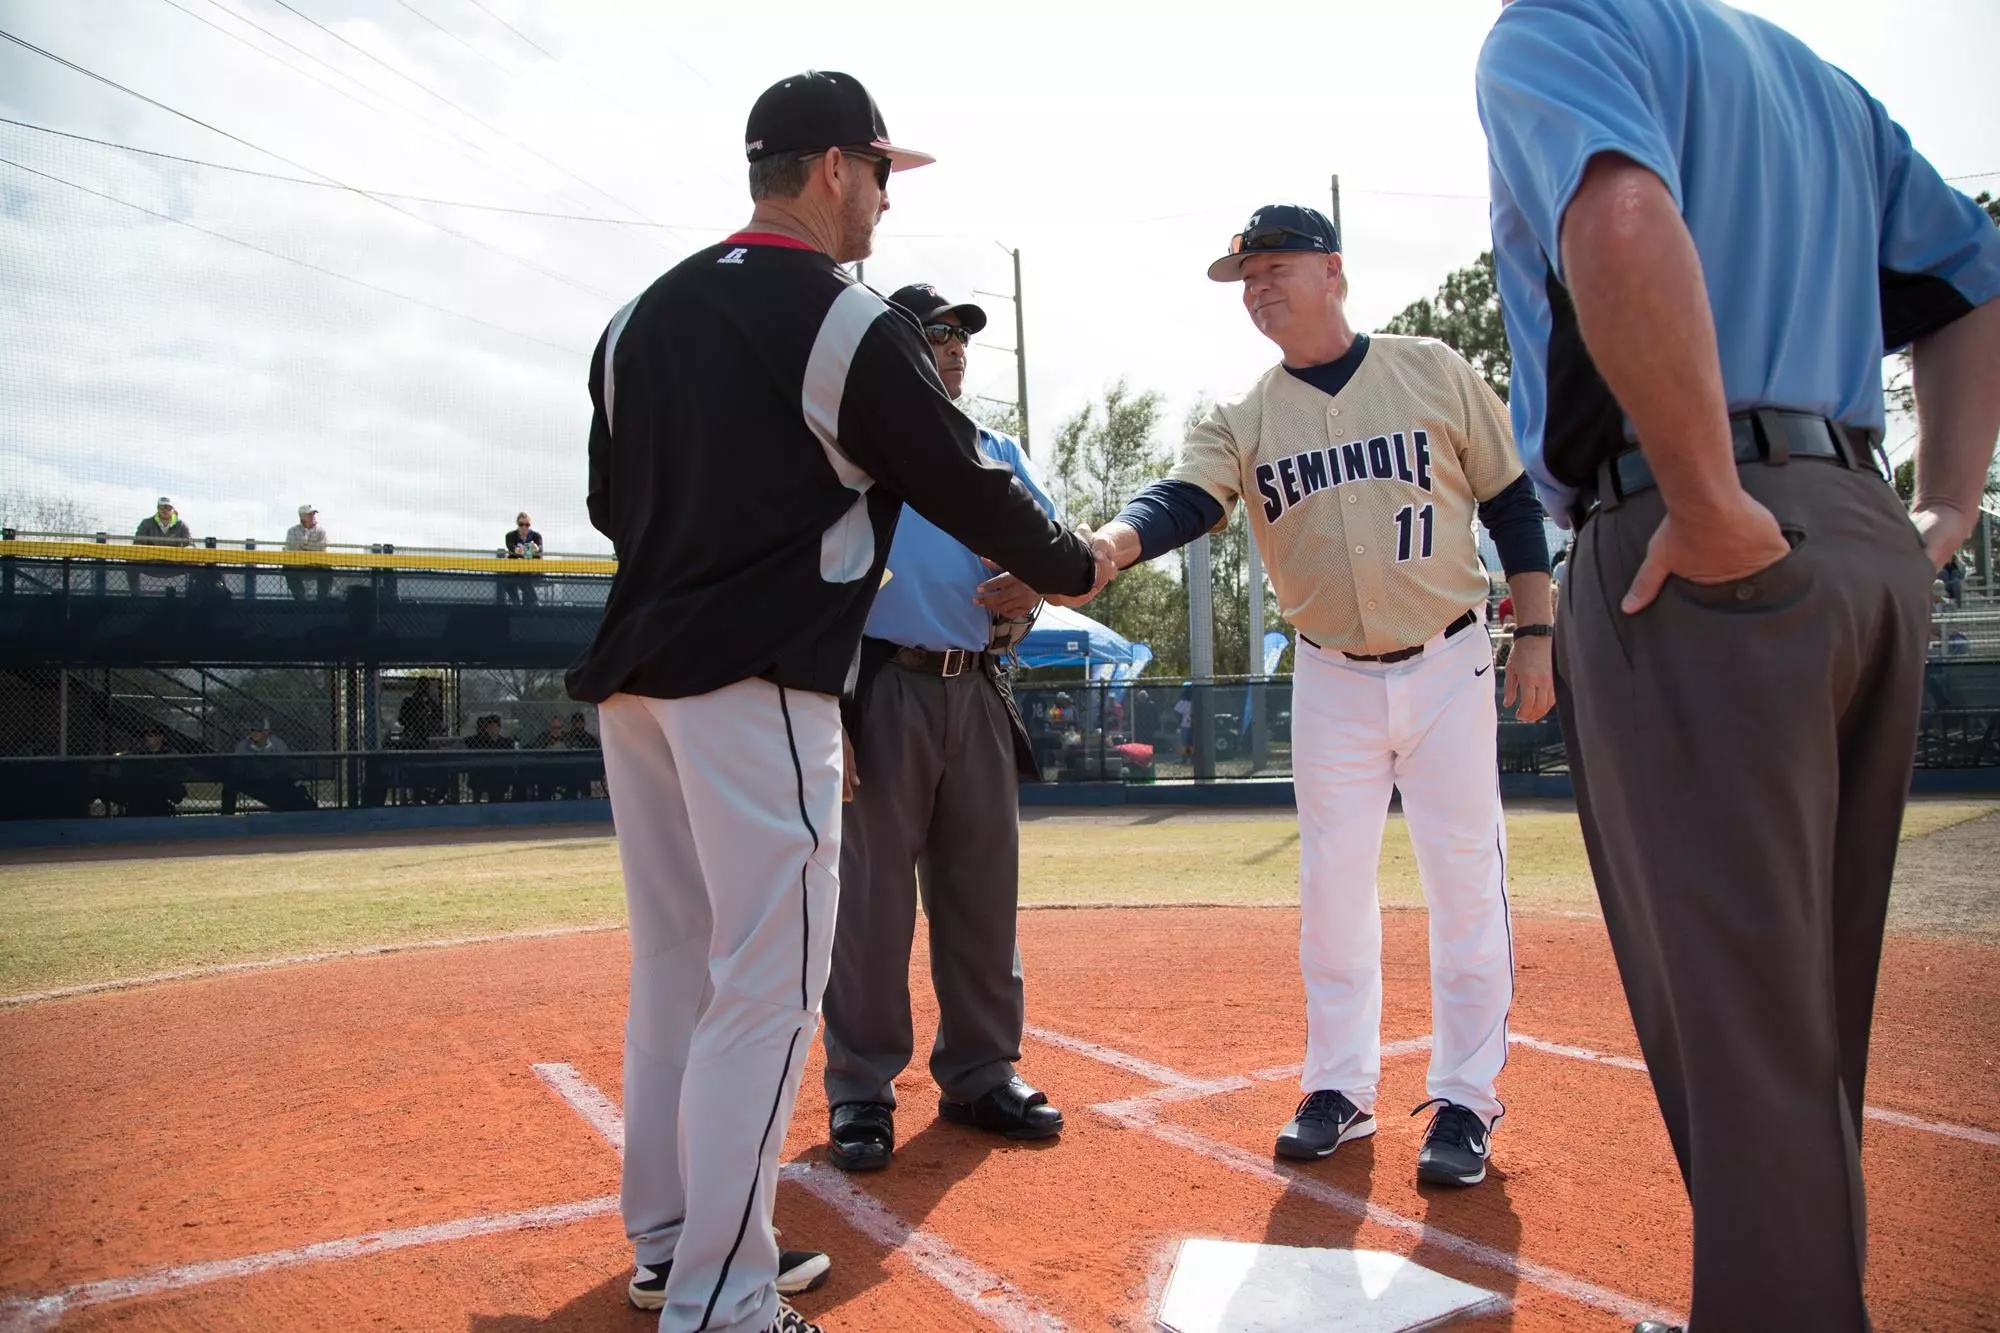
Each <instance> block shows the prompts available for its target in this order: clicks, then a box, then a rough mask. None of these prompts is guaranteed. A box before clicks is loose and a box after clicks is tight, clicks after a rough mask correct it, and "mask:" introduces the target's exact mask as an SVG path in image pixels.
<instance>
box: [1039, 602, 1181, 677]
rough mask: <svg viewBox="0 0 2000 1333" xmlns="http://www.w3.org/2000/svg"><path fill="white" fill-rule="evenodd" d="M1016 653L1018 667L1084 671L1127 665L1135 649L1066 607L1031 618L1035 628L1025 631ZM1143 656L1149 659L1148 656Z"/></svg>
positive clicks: (1046, 611) (1107, 628) (1043, 611)
mask: <svg viewBox="0 0 2000 1333" xmlns="http://www.w3.org/2000/svg"><path fill="white" fill-rule="evenodd" d="M1016 651H1017V652H1018V653H1019V654H1020V657H1021V665H1022V666H1028V667H1051V666H1080V667H1084V668H1086V669H1088V668H1091V667H1095V666H1098V665H1100V664H1103V663H1107V662H1108V663H1113V664H1116V665H1125V664H1129V663H1130V662H1132V660H1133V656H1134V652H1135V647H1134V645H1133V644H1132V643H1131V642H1130V641H1129V640H1127V639H1126V638H1125V637H1124V636H1122V635H1120V634H1119V633H1117V632H1116V631H1115V630H1112V629H1111V628H1109V627H1108V626H1105V625H1100V624H1098V623H1097V622H1096V621H1095V620H1092V619H1091V618H1090V617H1089V616H1087V615H1084V614H1083V613H1082V612H1081V611H1075V610H1072V609H1071V608H1069V607H1066V606H1044V607H1043V608H1042V613H1041V614H1040V615H1039V616H1037V617H1035V627H1034V628H1033V629H1031V630H1029V631H1028V634H1027V637H1026V638H1024V639H1022V640H1021V642H1020V645H1019V647H1018V648H1017V649H1016ZM1146 656H1147V657H1148V658H1150V657H1151V656H1152V654H1151V653H1147V654H1146Z"/></svg>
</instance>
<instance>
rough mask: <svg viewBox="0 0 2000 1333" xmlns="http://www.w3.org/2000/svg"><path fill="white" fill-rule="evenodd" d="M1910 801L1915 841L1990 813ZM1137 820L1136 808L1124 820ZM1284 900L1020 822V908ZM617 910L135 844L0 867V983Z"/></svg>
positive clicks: (1216, 826) (1119, 830) (1527, 842)
mask: <svg viewBox="0 0 2000 1333" xmlns="http://www.w3.org/2000/svg"><path fill="white" fill-rule="evenodd" d="M1993 808H1994V806H1993V805H1992V804H1991V803H1976V802H1949V803H1947V802H1937V803H1923V804H1918V805H1913V806H1912V807H1911V808H1910V811H1909V815H1908V817H1907V818H1906V819H1905V821H1904V836H1905V837H1918V836H1922V835H1923V834H1926V833H1933V832H1936V831H1937V830H1939V829H1941V828H1946V827H1949V826H1950V825H1952V824H1954V823H1957V822H1959V821H1961V820H1965V819H1970V818H1973V817H1975V816H1977V815H1980V814H1984V813H1986V812H1987V811H1989V810H1991V809H1993ZM1134 817H1137V816H1134ZM1507 829H1508V842H1509V855H1508V870H1509V893H1510V896H1511V898H1512V900H1513V903H1514V906H1515V909H1516V910H1517V911H1536V910H1542V911H1547V910H1559V911H1594V910H1595V909H1596V895H1595V892H1594V890H1593V889H1592V887H1591V880H1590V872H1589V867H1588V866H1587V864H1586V863H1585V861H1584V855H1583V844H1582V841H1581V839H1580V837H1579V835H1578V833H1577V824H1576V817H1575V816H1574V815H1571V814H1566V813H1554V812H1545V811H1517V812H1513V813H1510V814H1509V816H1508V819H1507ZM1380 882H1381V891H1382V899H1383V901H1385V902H1390V903H1416V902H1421V901H1422V895H1421V893H1420V892H1419V889H1418V885H1417V874H1416V861H1415V858H1414V855H1413V854H1412V852H1411V849H1410V840H1409V834H1408V831H1407V829H1406V827H1405V826H1404V824H1403V821H1402V819H1401V818H1400V817H1392V818H1391V819H1390V821H1389V830H1388V835H1387V836H1386V837H1385V838H1384V840H1383V846H1382V866H1381V875H1380ZM1297 896H1298V825H1297V823H1296V821H1295V820H1294V819H1292V818H1291V817H1290V816H1289V815H1282V816H1281V815H1277V814H1274V815H1272V816H1271V817H1270V818H1268V819H1262V818H1245V819H1201V818H1171V817H1170V818H1167V819H1165V820H1163V821H1161V822H1158V823H1144V824H1134V823H1125V822H1119V821H1118V819H1117V818H1111V819H1096V820H1082V819H1078V820H1070V819H1062V818H1055V819H1038V820H1032V821H1030V822H1028V823H1026V824H1024V825H1023V826H1022V830H1021V897H1022V901H1024V902H1028V903H1077V902H1093V903H1098V902H1102V903H1186V902H1214V903H1285V902H1293V901H1296V900H1297ZM624 918H625V902H624V889H623V881H622V878H621V876H620V874H619V869H618V855H617V848H616V846H615V844H614V843H613V842H612V840H611V839H610V838H608V837H604V838H575V837H569V838H557V839H547V840H540V841H519V842H456V843H453V842H445V843H439V844H435V845H430V846H416V847H367V848H355V849H350V850H341V851H281V852H258V853H250V854H244V855H228V856H164V857H148V856H144V855H138V856H134V857H131V858H125V859H118V860H93V861H58V862H51V863H43V864H34V865H7V866H0V994H18V993H20V992H23V991H35V990H44V989H48V988H51V987H57V986H68V985H77V984H82V983H87V982H92V981H103V980H110V979H114V978H119V977H130V976H140V975H145V974H148V973H153V972H163V971H170V970H174V969H177V968H185V967H200V966H204V965H208V964H215V963H231V962H242V961H249V960H255V959H262V958H274V957H283V956H286V955H290V954H300V953H315V952H319V951H322V950H329V949H344V948H357V947H362V946H367V945H374V944H391V943H407V942H412V941H420V940H427V939H450V938H453V937H457V936H464V935H486V934H497V933H501V932H506V931H516V930H533V929H539V928H547V927H552V926H582V925H616V924H619V923H621V922H623V920H624Z"/></svg>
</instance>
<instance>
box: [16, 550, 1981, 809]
mask: <svg viewBox="0 0 2000 1333" xmlns="http://www.w3.org/2000/svg"><path fill="white" fill-rule="evenodd" d="M613 568H614V567H613V565H612V564H611V562H610V561H608V560H604V559H602V558H592V557H549V558H546V559H541V560H535V561H518V560H507V559H502V558H498V557H496V556H494V555H493V554H491V553H487V552H478V551H443V550H427V551H410V550H402V551H398V550H396V549H394V548H391V547H386V546H376V547H367V548H347V549H334V550H330V551H327V552H325V553H306V552H291V551H285V550H282V549H276V550H274V549H271V548H270V547H269V546H266V545H260V544H257V543H249V542H244V543H238V544H236V545H234V546H223V545H220V544H203V545H198V546H183V547H159V546H135V545H132V544H130V543H127V542H122V541H112V540H108V539H101V538H98V537H74V536H70V537H64V536H46V535H38V534H18V533H0V791H4V792H5V793H6V795H5V797H4V798H0V817H4V818H12V819H23V818H27V819H46V818H80V817H85V816H93V815H120V814H138V813H151V814H164V813H172V814H176V815H187V814H227V813H231V812H234V811H254V810H278V811H305V810H311V809H329V808H346V809H367V808H374V807H383V806H392V807H393V806H423V805H478V804H495V803H516V802H548V801H576V800H596V799H599V798H601V796H602V793H603V764H602V757H601V755H600V754H599V753H598V752H597V751H596V749H595V738H594V735H593V733H594V731H595V717H594V713H593V711H592V710H590V709H588V708H585V707H583V706H580V705H577V704H575V703H573V702H571V701H570V700H568V699H567V698H566V697H565V696H564V695H563V693H562V689H561V672H562V670H563V669H564V668H565V667H566V666H567V665H568V664H569V663H570V662H571V661H573V660H574V659H575V658H576V656H577V655H578V654H579V653H580V652H581V651H582V650H583V649H584V647H585V646H586V645H587V644H588V643H589V641H590V638H591V635H592V634H593V632H594V631H595V629H596V626H597V622H598V619H599V617H600V616H601V614H602V610H603V606H604V601H605V598H606V596H607V594H608V591H609V586H610V576H611V573H612V571H613ZM1935 631H1936V632H1935V636H1934V640H1933V647H1932V661H1931V662H1930V664H1929V665H1928V668H1927V677H1926V686H1925V697H1924V713H1923V722H1922V728H1921V733H1920V737H1919V745H1918V755H1917V763H1918V766H1919V767H1920V768H1924V769H1934V770H1943V769H1952V770H1967V769H1993V770H2000V604H1995V603H1990V602H1989V603H1984V604H1973V605H1970V606H1968V607H1966V608H1964V609H1952V610H1949V611H1945V612H1942V613H1940V615H1939V616H1938V617H1937V621H1936V626H1935ZM1502 646H1503V648H1504V636H1503V645H1502ZM1494 674H1495V677H1496V680H1495V688H1496V690H1497V689H1499V688H1500V686H1501V682H1500V679H1499V676H1500V673H1498V672H1496V673H1494ZM419 682H429V684H427V685H423V684H419ZM420 689H428V690H432V691H433V692H434V709H435V717H434V719H432V720H431V721H413V720H412V719H413V717H415V718H418V719H422V718H424V717H426V716H428V714H427V713H426V712H425V710H421V709H420V710H418V711H417V713H416V714H414V715H413V714H412V713H410V712H409V711H408V710H407V708H406V703H407V701H408V700H409V699H410V698H411V696H412V694H413V693H414V692H416V691H418V690H420ZM1015 692H1016V696H1017V699H1018V701H1019V704H1020V707H1021V711H1022V714H1023V717H1024V719H1025V720H1026V723H1027V725H1028V728H1029V731H1030V734H1031V737H1032V738H1033V742H1034V745H1035V749H1036V752H1037V756H1038V758H1039V759H1040V760H1041V763H1042V767H1043V770H1044V779H1045V781H1047V782H1050V783H1095V784H1103V783H1127V784H1131V783H1148V782H1154V783H1157V782H1168V781H1175V780H1182V779H1191V780H1194V781H1197V782H1206V781H1228V780H1232V779H1271V778H1276V779H1283V778H1285V777H1288V776H1289V774H1290V772H1291V681H1290V680H1289V678H1282V677H1280V678H1273V679H1270V680H1241V679H1238V680H1216V681H1203V682H1196V683H1193V684H1191V685H1188V686H1185V687H1183V685H1182V683H1181V682H1178V681H1171V680H1164V679H1141V680H1139V681H1136V682H1129V683H1122V684H1111V683H1104V682H1089V683H1086V682H1084V681H1081V680H1079V681H1073V682H1061V683H1055V682H1049V683H1036V684H1032V685H1030V684H1021V685H1017V686H1016V691H1015ZM1184 693H1185V695H1186V697H1187V700H1188V704H1189V706H1188V707H1187V708H1186V709H1185V710H1178V711H1177V710H1176V708H1175V705H1176V703H1178V702H1179V701H1180V699H1181V698H1182V696H1183V694H1184ZM1183 714H1185V716H1183ZM482 717H495V718H497V719H498V723H497V726H495V727H492V728H489V729H487V730H490V731H491V732H492V734H491V735H490V736H487V735H482V734H481V733H482V728H481V727H480V726H479V721H478V720H479V719H480V718H482ZM258 721H267V722H269V724H270V727H271V730H272V733H273V734H274V735H276V736H277V737H279V738H280V739H281V741H282V742H283V743H284V745H285V747H286V752H285V753H283V754H277V755H258V754H238V753H236V752H235V751H236V748H237V745H238V742H239V741H241V740H242V739H243V737H244V736H245V734H246V732H247V731H248V730H249V728H250V727H251V726H252V725H253V724H254V723H256V722H258ZM552 722H553V723H555V724H556V725H555V726H554V728H553V729H552V728H551V723H552ZM565 728H567V730H565ZM149 732H151V733H156V734H155V738H154V739H153V740H150V741H149V740H148V733H149ZM571 735H574V736H576V737H577V738H578V739H577V740H576V741H575V742H574V743H572V742H571V741H570V740H569V739H566V738H567V737H569V736H571ZM155 745H156V746H157V749H156V750H149V748H148V747H149V746H155ZM1566 763H1567V758H1566V754H1565V751H1564V747H1563V742H1562V734H1561V731H1560V729H1559V727H1558V726H1557V724H1556V722H1555V720H1554V719H1553V718H1547V719H1543V720H1541V721H1539V722H1536V723H1522V722H1518V721H1515V720H1513V719H1512V718H1511V717H1506V716H1505V715H1504V714H1503V720H1502V723H1501V727H1500V769H1501V772H1502V773H1503V775H1526V776H1535V777H1557V776H1560V775H1562V774H1564V773H1565V772H1566Z"/></svg>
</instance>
